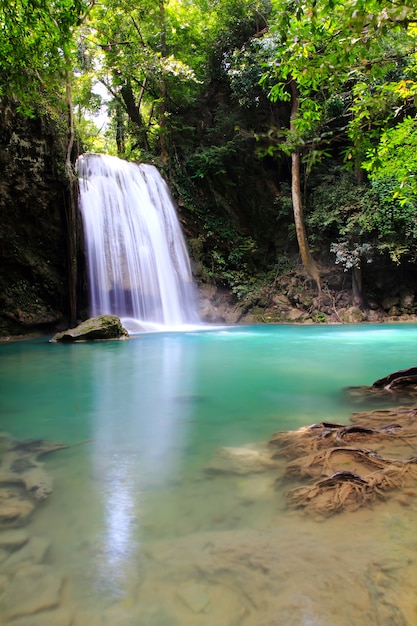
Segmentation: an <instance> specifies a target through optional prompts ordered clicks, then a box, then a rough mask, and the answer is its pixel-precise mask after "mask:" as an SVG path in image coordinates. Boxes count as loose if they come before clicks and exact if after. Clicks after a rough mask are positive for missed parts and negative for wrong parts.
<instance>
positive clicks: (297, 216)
mask: <svg viewBox="0 0 417 626" xmlns="http://www.w3.org/2000/svg"><path fill="white" fill-rule="evenodd" d="M290 85H291V122H290V130H294V119H295V117H296V115H297V113H298V109H299V98H298V89H297V85H296V84H295V81H294V80H291V83H290ZM300 171H301V157H300V153H299V152H298V151H294V152H293V153H292V154H291V196H292V206H293V212H294V222H295V230H296V233H297V242H298V247H299V250H300V256H301V261H302V263H303V266H304V269H305V270H306V272H307V274H308V275H309V276H310V277H311V278H312V279H313V280H314V281H315V283H316V284H317V288H318V290H319V291H321V280H320V272H319V270H318V267H317V265H316V262H315V261H314V259H313V257H312V256H311V253H310V247H309V245H308V239H307V232H306V228H305V223H304V211H303V202H302V195H301V181H300V179H301V177H300Z"/></svg>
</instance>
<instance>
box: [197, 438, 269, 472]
mask: <svg viewBox="0 0 417 626" xmlns="http://www.w3.org/2000/svg"><path fill="white" fill-rule="evenodd" d="M280 465H281V463H280V462H279V461H277V460H274V459H272V458H271V452H270V450H268V448H267V447H264V446H254V445H248V446H242V447H241V448H219V449H218V450H216V452H215V454H214V456H213V458H212V459H211V461H210V463H209V464H208V465H207V467H206V471H207V472H210V473H222V474H241V475H244V474H255V473H259V472H266V471H268V470H270V469H274V468H277V467H280Z"/></svg>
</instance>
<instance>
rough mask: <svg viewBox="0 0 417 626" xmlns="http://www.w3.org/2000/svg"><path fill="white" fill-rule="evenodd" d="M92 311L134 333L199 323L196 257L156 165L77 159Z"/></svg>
mask: <svg viewBox="0 0 417 626" xmlns="http://www.w3.org/2000/svg"><path fill="white" fill-rule="evenodd" d="M77 167H78V174H79V179H80V210H81V214H82V218H83V225H84V236H85V242H86V250H87V263H88V278H89V293H90V309H91V310H90V313H91V315H93V316H95V315H101V314H106V313H113V314H115V315H118V316H119V317H120V318H121V320H122V322H123V325H124V326H125V327H126V328H127V330H128V331H129V332H131V333H134V332H141V331H143V330H157V329H160V328H164V329H179V328H182V327H184V326H187V325H195V324H198V323H199V319H198V314H197V312H196V305H195V302H194V290H193V283H192V275H191V268H190V261H189V257H188V252H187V248H186V245H185V240H184V236H183V233H182V231H181V227H180V224H179V221H178V218H177V215H176V211H175V207H174V204H173V201H172V199H171V196H170V193H169V190H168V187H167V185H166V183H165V181H164V180H163V178H162V177H161V175H160V174H159V172H158V170H157V169H156V168H155V167H154V166H153V165H145V164H136V163H128V162H127V161H122V160H121V159H118V158H117V157H113V156H108V155H99V154H85V155H82V156H80V157H79V159H78V164H77Z"/></svg>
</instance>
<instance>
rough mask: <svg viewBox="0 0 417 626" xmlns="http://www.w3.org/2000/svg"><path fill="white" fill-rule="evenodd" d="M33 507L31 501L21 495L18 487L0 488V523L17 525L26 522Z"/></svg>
mask: <svg viewBox="0 0 417 626" xmlns="http://www.w3.org/2000/svg"><path fill="white" fill-rule="evenodd" d="M33 509H34V505H33V503H32V502H30V501H29V500H27V499H26V498H24V497H23V496H22V494H21V493H20V491H19V489H17V488H12V487H6V488H3V489H0V525H5V526H10V525H19V524H23V523H24V522H26V520H27V519H28V518H29V516H30V515H31V513H32V511H33Z"/></svg>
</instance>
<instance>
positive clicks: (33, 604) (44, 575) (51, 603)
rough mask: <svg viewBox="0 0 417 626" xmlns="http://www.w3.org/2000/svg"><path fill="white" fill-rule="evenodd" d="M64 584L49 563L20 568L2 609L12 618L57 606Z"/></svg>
mask: <svg viewBox="0 0 417 626" xmlns="http://www.w3.org/2000/svg"><path fill="white" fill-rule="evenodd" d="M62 584H63V578H62V576H61V575H59V573H58V572H57V571H56V570H55V569H53V568H52V567H50V566H49V565H31V566H29V567H24V568H22V569H19V570H18V571H17V572H16V574H15V575H14V576H13V578H12V579H11V581H10V584H9V585H8V587H7V589H6V591H5V593H4V595H3V597H2V602H1V608H2V611H3V612H4V614H5V616H6V618H8V619H12V618H15V617H20V616H24V615H31V614H32V613H38V612H40V611H46V610H47V609H52V608H55V607H57V606H58V605H59V603H60V592H61V588H62Z"/></svg>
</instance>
